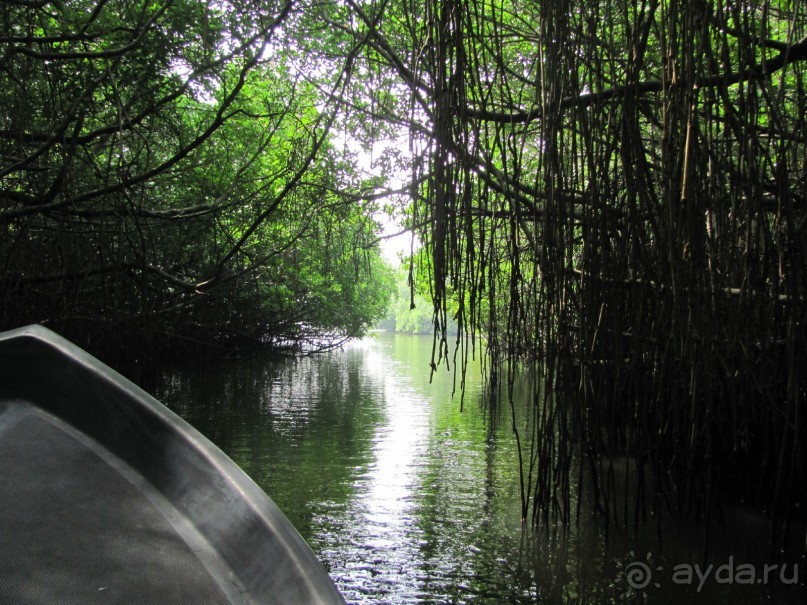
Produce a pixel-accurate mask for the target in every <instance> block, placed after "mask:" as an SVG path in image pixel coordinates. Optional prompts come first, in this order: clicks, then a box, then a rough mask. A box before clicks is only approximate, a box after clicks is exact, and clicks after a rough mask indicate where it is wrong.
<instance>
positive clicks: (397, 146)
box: [0, 0, 807, 537]
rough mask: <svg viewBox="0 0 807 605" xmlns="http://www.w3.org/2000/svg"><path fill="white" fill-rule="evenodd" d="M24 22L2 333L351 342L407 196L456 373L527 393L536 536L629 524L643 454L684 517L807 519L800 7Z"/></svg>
mask: <svg viewBox="0 0 807 605" xmlns="http://www.w3.org/2000/svg"><path fill="white" fill-rule="evenodd" d="M0 10H2V17H0V18H2V21H3V32H4V33H3V34H2V36H0V53H1V54H0V56H1V57H2V59H0V61H2V68H0V105H1V106H2V108H3V112H2V114H0V120H2V122H1V123H0V153H1V154H2V165H1V166H0V226H2V227H1V228H2V229H3V230H4V234H3V240H2V247H1V248H0V255H1V257H0V260H2V263H3V265H2V273H0V279H2V284H3V297H4V304H3V311H2V324H3V325H4V326H7V325H10V324H17V323H24V322H28V321H41V320H45V319H47V320H48V321H49V322H51V323H53V324H54V325H56V326H63V327H71V329H73V330H74V331H80V330H84V329H87V326H88V325H97V324H98V323H99V322H103V323H104V324H105V327H104V328H103V329H102V330H99V331H98V332H97V334H98V335H99V336H100V335H104V337H109V335H110V334H118V335H121V337H122V338H123V337H130V335H131V334H141V335H142V334H149V335H152V336H153V335H155V334H160V335H168V334H170V335H172V336H176V337H181V338H185V339H189V338H192V339H195V340H203V341H206V342H216V343H218V344H227V345H228V346H232V345H233V344H234V343H235V342H237V341H239V339H241V338H244V339H245V340H248V341H254V340H263V341H273V342H278V343H280V342H292V341H294V342H297V341H299V340H300V339H304V338H309V337H314V336H315V335H318V334H323V333H330V334H334V333H336V334H345V335H352V334H356V333H360V331H361V329H362V328H363V327H365V326H366V325H368V323H369V322H371V321H372V320H373V319H375V318H377V317H379V316H380V315H381V313H382V311H383V306H384V299H385V296H386V293H387V292H388V289H389V287H388V285H387V283H388V278H387V277H386V273H385V272H384V270H383V269H382V268H381V263H380V260H379V257H378V251H377V248H376V238H377V233H376V232H377V227H378V226H377V224H376V222H375V219H374V218H373V217H374V216H378V215H377V214H376V215H374V214H373V213H374V212H377V211H378V210H380V209H382V208H383V209H384V210H386V212H387V214H389V215H390V216H391V217H393V218H394V219H395V220H397V221H399V222H400V223H401V224H403V225H404V226H405V227H408V228H410V229H412V230H413V231H414V232H416V233H417V235H418V240H419V241H420V242H422V243H423V246H422V248H421V249H420V251H419V252H416V253H415V254H414V255H413V256H412V257H411V259H410V263H411V264H410V267H409V279H410V282H411V283H412V284H414V285H418V286H420V287H421V289H422V290H423V292H421V293H426V292H428V293H429V294H430V296H431V300H432V301H433V304H434V327H435V334H436V341H435V342H436V347H435V359H434V360H432V361H433V363H434V365H435V367H437V365H438V364H440V363H442V362H443V361H446V362H449V361H450V362H452V363H453V360H455V359H456V360H457V361H458V362H460V366H461V365H462V363H463V362H465V361H466V360H467V359H468V358H469V357H470V355H471V354H476V353H477V352H478V353H479V354H481V355H483V356H484V359H485V360H486V368H487V375H488V379H489V381H490V384H491V387H492V388H493V389H495V388H498V387H499V386H502V385H505V386H506V385H507V384H508V383H509V382H510V380H511V379H512V378H513V377H514V376H515V375H516V374H517V373H528V374H530V375H533V376H535V377H537V378H536V380H535V381H534V384H535V392H534V393H533V394H532V395H531V396H532V397H533V398H534V413H533V415H532V416H531V417H530V418H517V419H516V420H515V421H514V424H513V429H514V432H515V433H516V437H517V438H518V439H519V443H520V447H521V452H522V456H523V458H522V462H523V464H522V467H523V481H522V483H523V496H522V500H523V514H524V516H525V517H529V518H531V519H532V520H533V521H536V522H537V521H539V520H541V519H544V520H548V519H549V517H550V516H552V515H555V516H557V517H558V518H560V519H562V520H564V521H566V522H568V521H569V520H570V519H571V518H572V515H573V514H574V511H573V506H572V502H573V498H572V495H573V493H574V492H575V490H577V489H578V488H579V486H581V485H587V486H592V487H593V489H594V493H595V498H594V508H595V509H596V510H598V511H600V512H601V513H604V514H605V516H606V517H613V516H614V511H616V506H617V505H616V503H615V502H613V501H612V499H611V497H610V495H611V493H612V490H611V489H610V488H609V485H610V483H609V482H610V481H612V477H613V466H612V464H613V462H612V461H614V460H616V459H617V458H618V457H620V456H623V458H622V460H623V463H624V460H625V458H624V456H625V455H627V459H629V460H632V461H633V462H632V463H631V464H635V465H636V470H638V472H635V473H631V474H630V475H631V476H634V477H638V478H639V479H638V480H637V481H638V483H636V484H633V485H631V493H635V494H636V497H637V501H643V500H645V499H647V500H648V501H651V502H652V503H653V504H654V505H656V506H662V505H663V506H664V507H666V508H669V509H672V510H674V511H675V512H677V513H680V514H682V515H687V514H692V515H706V514H708V513H709V512H710V511H711V510H713V508H714V505H715V502H716V498H717V495H718V494H729V495H732V496H735V497H737V498H739V499H742V500H744V501H745V502H747V503H751V504H753V505H755V506H758V507H759V508H761V509H763V510H765V511H767V512H769V513H770V515H771V518H772V519H773V520H774V521H775V523H774V525H773V526H774V528H775V531H776V532H779V533H780V535H781V536H782V537H783V536H786V535H787V528H788V526H787V524H786V522H785V521H783V520H786V519H788V518H790V516H791V514H792V513H793V512H795V511H798V510H804V507H805V506H807V489H806V488H805V484H804V482H803V477H804V475H805V472H807V450H806V449H805V437H806V436H807V420H805V414H804V405H805V399H806V398H807V395H806V393H807V385H805V378H804V377H805V376H807V355H805V353H804V343H805V342H806V341H807V340H806V339H805V336H806V334H805V323H807V305H805V296H807V230H806V228H805V226H806V225H807V157H806V154H805V151H807V148H806V146H805V142H806V141H805V137H807V124H805V120H807V117H805V116H807V96H806V95H805V82H804V78H805V65H806V63H805V60H807V7H806V6H805V5H804V3H802V2H799V1H797V0H741V1H739V2H722V1H720V0H700V1H697V2H693V1H690V0H641V1H639V2H635V1H633V0H631V1H628V0H609V1H606V2H601V1H595V0H576V1H573V0H547V1H536V2H524V1H522V0H470V1H465V2H460V1H459V0H440V1H437V0H380V1H375V0H370V1H366V2H360V1H356V0H341V1H338V2H337V1H334V2H331V1H328V0H326V1H324V2H308V1H306V0H303V1H289V2H287V3H285V4H278V3H273V2H232V3H229V2H202V1H193V0H182V1H173V2H170V1H157V2H154V1H149V2H145V1H138V0H94V1H80V0H77V1H69V0H68V1H64V2H47V1H44V0H43V1H38V2H33V1H27V2H23V1H18V2H6V3H4V4H3V6H2V9H0ZM424 284H425V285H424ZM414 299H415V296H414V295H413V296H412V300H413V301H414ZM451 319H454V320H456V325H457V326H458V329H455V330H452V333H454V332H455V333H456V334H457V335H456V336H454V335H449V330H448V329H447V327H448V325H449V322H450V320H451ZM644 477H650V478H651V479H648V481H647V482H645V480H644V479H643V478H644ZM637 510H638V509H637ZM637 516H638V513H637Z"/></svg>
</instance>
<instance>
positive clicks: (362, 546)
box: [153, 335, 807, 604]
mask: <svg viewBox="0 0 807 605" xmlns="http://www.w3.org/2000/svg"><path fill="white" fill-rule="evenodd" d="M430 356H431V338H426V337H412V336H400V335H399V336H395V335H379V336H376V337H373V338H369V339H366V340H363V341H360V342H357V343H353V344H351V345H349V346H347V347H346V348H345V349H343V350H338V351H332V352H329V353H327V354H324V355H318V356H313V357H306V358H302V359H284V360H273V361H267V360H261V359H253V360H248V361H238V362H237V363H236V362H232V363H224V364H218V365H216V366H213V367H199V366H196V367H190V368H183V369H181V370H171V371H166V372H165V374H164V375H163V376H161V377H160V378H159V380H158V383H157V384H156V385H154V389H153V390H154V391H155V392H156V394H157V396H158V398H160V399H161V400H163V401H164V402H166V403H167V404H168V405H169V406H170V407H172V408H173V409H174V410H175V411H176V412H178V413H179V414H180V415H181V416H183V417H184V418H185V419H186V420H188V421H189V422H190V423H191V424H193V425H194V426H195V427H196V428H198V429H199V430H200V431H201V432H202V433H203V434H205V435H206V436H207V437H208V438H210V439H211V440H212V441H213V442H214V443H216V444H217V445H218V446H219V447H221V448H222V449H223V450H224V451H225V452H226V453H227V454H228V455H229V456H230V457H232V458H233V460H235V462H236V463H238V464H239V466H241V467H242V468H243V469H244V470H245V471H246V472H247V474H249V475H250V476H251V477H252V478H253V479H254V480H255V481H256V482H257V483H258V484H259V485H260V486H261V487H263V488H264V490H266V492H267V493H268V494H269V495H270V496H271V497H272V499H273V500H274V501H275V502H276V503H277V504H278V506H280V508H281V509H282V510H283V511H284V512H285V514H286V515H287V516H288V517H289V519H290V520H291V522H292V523H293V524H294V526H295V527H296V528H297V529H298V530H299V531H300V533H301V534H302V536H303V538H305V540H306V541H307V542H308V543H309V544H310V545H311V547H312V549H313V550H314V552H315V553H316V554H317V555H318V557H319V558H320V560H322V561H323V563H324V564H325V566H326V568H327V569H328V570H329V572H330V574H331V576H332V577H333V578H334V580H335V582H336V583H337V585H338V586H339V588H340V590H341V591H342V593H343V594H344V596H345V598H346V599H347V601H348V602H349V603H385V604H418V603H432V604H443V603H456V604H459V603H469V604H470V603H475V604H481V603H491V604H493V603H535V602H545V603H566V602H570V603H578V602H579V603H582V602H591V603H609V602H637V599H638V600H639V601H638V602H642V601H643V600H644V599H645V596H644V595H645V594H646V595H647V600H648V601H647V602H658V603H673V602H675V603H680V602H693V603H695V602H704V603H711V602H717V601H715V600H714V599H716V598H717V599H720V600H722V601H723V602H742V603H752V602H760V603H762V602H765V603H771V602H772V603H788V602H792V603H801V602H802V601H801V599H802V598H803V593H802V592H801V591H803V586H804V585H803V577H801V578H798V580H799V584H798V585H797V586H796V587H793V586H790V585H789V584H785V583H784V582H782V581H779V579H778V576H776V577H774V575H771V580H770V581H769V582H767V581H766V583H765V585H764V586H757V585H755V586H748V585H739V584H738V583H737V582H735V581H734V580H736V579H737V578H734V577H733V578H732V582H730V583H727V582H723V583H720V582H717V581H710V580H709V579H708V578H707V579H706V580H703V581H702V582H701V581H700V579H701V578H702V577H703V575H702V574H703V571H702V570H696V571H701V575H697V574H696V573H693V574H692V576H691V578H690V583H689V584H688V585H686V584H685V580H686V577H685V571H686V569H685V568H684V567H682V566H683V565H685V564H690V565H691V564H692V562H693V561H694V560H695V559H694V554H693V553H695V552H697V551H699V547H700V543H699V540H698V535H699V532H698V531H697V529H696V528H689V527H684V528H680V527H678V528H676V527H672V528H671V529H668V530H666V531H667V532H668V533H670V534H671V536H670V539H668V540H667V541H666V543H667V545H666V546H665V548H666V550H664V549H661V548H660V546H659V544H658V542H657V538H656V537H649V536H654V532H653V531H648V532H647V533H648V534H649V536H637V535H630V532H623V533H622V534H620V532H618V531H616V530H614V529H613V528H612V530H611V531H610V534H609V539H608V540H606V539H605V536H604V532H603V530H602V527H601V526H600V525H599V524H595V523H591V522H587V521H586V520H585V516H584V521H583V523H582V524H581V525H580V526H575V527H573V528H572V529H571V530H570V531H568V532H554V531H550V532H547V531H538V532H530V531H526V532H525V531H523V528H522V525H521V521H520V495H519V494H520V487H519V485H520V484H519V473H518V459H517V452H516V449H515V442H514V440H513V438H512V435H511V430H510V426H511V422H510V418H509V416H508V414H507V412H506V410H505V411H504V412H502V414H501V415H500V417H498V418H491V415H490V413H489V409H488V408H487V407H486V406H485V405H484V401H483V399H482V388H481V379H480V372H479V370H478V368H477V367H476V366H472V367H471V368H470V369H469V371H468V374H467V376H466V382H467V385H466V391H465V392H466V394H465V398H464V401H463V403H462V406H461V402H460V397H459V394H454V395H452V392H453V391H454V377H453V374H452V373H451V372H448V371H440V372H438V373H436V374H435V375H434V376H431V373H430V369H429V365H428V361H429V360H430ZM430 378H431V382H430ZM751 535H753V534H750V533H747V534H746V540H745V543H744V544H743V548H742V549H740V548H739V546H738V543H737V541H736V540H729V541H728V544H727V545H725V546H724V547H722V548H718V549H716V550H715V551H714V555H713V556H714V557H715V562H716V563H717V564H720V563H724V562H726V561H728V560H729V559H728V557H729V556H734V555H736V558H735V559H733V560H732V565H733V566H734V567H736V566H737V564H739V563H741V562H745V561H750V560H751V559H749V557H752V555H753V551H754V549H755V548H756V550H760V549H759V548H757V542H756V541H755V540H756V538H753V539H751V538H748V536H751ZM670 544H672V546H670ZM648 552H650V553H658V554H657V555H652V554H651V557H650V559H648V558H647V553H648ZM676 564H677V565H678V568H677V569H678V575H677V576H675V577H673V575H672V574H673V569H674V566H675V565H676ZM755 564H756V563H755ZM802 565H803V562H802ZM659 568H662V569H659ZM714 569H716V566H715V568H714ZM733 571H734V570H732V572H733ZM746 571H747V570H746ZM786 571H787V573H785V574H784V576H783V577H784V578H785V580H788V579H790V578H792V573H791V572H792V571H793V570H792V569H791V570H786ZM795 571H797V572H798V571H801V572H802V576H803V575H804V574H805V573H807V567H805V568H803V569H799V568H796V569H795ZM636 572H650V573H651V574H656V575H655V576H653V577H652V578H649V579H647V580H645V579H644V578H641V579H640V580H637V579H636V576H635V575H632V574H635V573H636ZM651 579H652V581H650V580H651ZM746 579H748V578H746ZM757 579H758V578H753V579H752V580H753V582H754V583H756V584H761V583H757V582H756V580H757ZM645 582H647V583H646V585H645V586H642V585H641V584H643V583H645ZM637 587H639V590H637ZM752 589H753V590H752ZM732 591H734V592H732Z"/></svg>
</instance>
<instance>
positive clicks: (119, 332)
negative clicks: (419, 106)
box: [0, 0, 391, 354]
mask: <svg viewBox="0 0 807 605" xmlns="http://www.w3.org/2000/svg"><path fill="white" fill-rule="evenodd" d="M308 8H309V7H300V9H299V10H297V11H295V10H292V7H291V5H282V4H275V3H272V2H268V3H267V2H260V3H258V2H247V3H240V2H239V3H229V2H217V3H210V4H209V3H207V2H202V1H195V0H178V1H174V2H153V1H141V0H110V1H109V2H102V3H97V2H84V1H74V2H67V3H64V4H62V3H59V4H50V3H28V4H25V3H4V4H3V6H2V9H0V23H2V31H3V32H4V34H3V35H2V36H0V52H1V53H2V56H3V57H4V60H3V65H2V69H0V108H2V111H0V157H1V158H2V163H0V229H2V230H3V232H4V233H3V237H2V241H0V260H2V263H1V266H2V269H0V271H2V273H0V281H1V283H2V292H3V297H4V301H3V302H4V304H3V306H2V311H0V325H2V326H3V327H10V326H13V325H19V324H24V323H32V322H42V323H48V324H49V325H51V326H52V327H54V328H55V329H57V330H59V331H61V332H63V333H65V334H66V335H68V336H70V337H72V338H74V339H76V340H78V341H79V342H81V343H84V344H88V345H90V346H91V347H92V348H93V350H94V351H96V352H100V353H104V354H108V353H109V352H110V351H115V350H116V349H123V347H126V348H127V349H131V348H134V349H135V350H138V349H148V350H151V351H156V350H158V349H159V348H160V347H162V346H165V347H169V348H171V349H173V350H176V348H177V345H178V344H185V345H187V346H192V347H201V348H203V349H210V348H220V349H221V350H222V352H226V351H232V350H239V349H242V348H245V347H250V346H255V345H259V344H264V345H266V344H271V345H274V346H282V347H291V348H295V349H297V348H301V347H304V348H308V347H312V346H313V347H316V346H323V345H327V344H328V343H330V342H334V341H338V340H340V339H343V338H348V337H352V336H358V335H361V334H362V333H363V332H364V331H365V330H366V329H367V327H368V326H369V325H372V324H373V323H374V322H375V321H376V320H377V319H378V318H379V317H381V316H382V315H383V313H384V310H385V305H386V300H387V298H388V295H389V292H390V291H391V281H390V277H389V275H388V273H389V269H388V268H387V267H386V266H385V265H384V263H383V261H382V259H381V257H380V254H379V250H378V247H377V245H376V244H375V243H374V241H375V232H376V230H377V225H376V223H375V221H374V220H373V219H372V218H371V215H372V213H373V211H374V210H375V202H373V201H372V198H368V196H367V193H368V192H372V191H373V190H374V189H375V188H376V185H377V182H375V181H373V180H372V179H370V177H364V176H362V175H361V174H360V173H359V171H358V170H357V168H356V165H355V164H356V158H355V156H351V155H350V154H349V153H346V152H345V151H344V150H341V151H340V150H339V149H338V147H337V146H336V145H335V144H334V142H333V141H334V133H333V132H332V130H331V128H332V126H333V124H334V123H335V122H336V119H337V116H338V109H339V108H338V107H336V106H334V107H328V106H327V105H324V104H323V103H322V101H321V98H322V95H323V91H329V90H330V91H332V92H333V93H334V94H339V91H340V89H341V88H344V86H345V85H346V84H347V83H348V82H349V81H350V77H351V69H352V68H351V65H350V63H351V62H350V61H349V60H347V59H346V58H345V56H344V55H345V54H347V53H348V52H349V51H348V50H346V51H345V53H341V54H337V55H333V54H331V55H328V53H322V52H320V53H319V54H318V55H317V54H316V53H314V52H309V53H306V52H304V49H303V48H302V44H298V42H299V40H300V39H304V32H305V30H306V28H309V27H314V26H315V25H314V24H315V22H316V19H315V18H314V16H313V13H312V12H308ZM298 36H300V38H299V39H298ZM337 37H338V38H339V40H338V41H336V40H335V41H334V43H333V44H334V45H337V42H338V44H340V45H342V46H345V45H347V46H350V45H351V44H353V42H352V41H351V40H350V39H346V38H345V37H344V36H337ZM331 50H332V49H331ZM313 63H316V66H317V70H316V71H313V70H312V69H311V68H310V66H311V65H312V64H313ZM306 66H308V67H306ZM343 119H344V116H343Z"/></svg>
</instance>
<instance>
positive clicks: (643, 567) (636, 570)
mask: <svg viewBox="0 0 807 605" xmlns="http://www.w3.org/2000/svg"><path fill="white" fill-rule="evenodd" d="M652 576H653V572H652V571H650V566H649V565H648V564H647V563H642V562H641V561H634V562H633V563H631V564H630V565H628V566H627V567H626V568H625V579H626V580H627V582H628V586H630V587H631V588H633V589H635V590H642V589H643V588H645V587H646V586H647V585H648V584H650V581H651V580H652V579H653V578H652Z"/></svg>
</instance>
